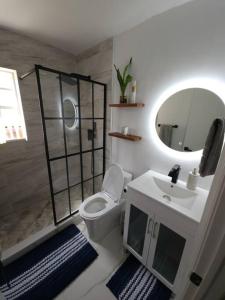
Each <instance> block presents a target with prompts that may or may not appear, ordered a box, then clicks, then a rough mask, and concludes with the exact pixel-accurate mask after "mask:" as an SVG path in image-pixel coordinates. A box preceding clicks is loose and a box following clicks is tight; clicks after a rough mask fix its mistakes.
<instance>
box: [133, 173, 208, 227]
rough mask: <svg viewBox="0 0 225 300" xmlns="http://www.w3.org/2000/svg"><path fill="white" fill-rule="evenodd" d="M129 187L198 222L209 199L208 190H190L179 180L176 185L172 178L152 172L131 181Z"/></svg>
mask: <svg viewBox="0 0 225 300" xmlns="http://www.w3.org/2000/svg"><path fill="white" fill-rule="evenodd" d="M128 187H130V188H132V189H134V190H136V191H138V192H141V193H142V194H145V195H146V196H148V197H150V198H151V199H154V200H155V201H157V202H159V203H160V204H161V205H166V206H168V207H170V208H171V209H173V210H176V211H177V212H179V213H181V214H183V215H185V216H187V217H188V218H191V219H193V220H195V221H197V222H200V220H201V217H202V214H203V210H204V207H205V203H206V200H207V197H208V191H207V190H204V189H202V188H197V189H196V190H194V191H192V190H189V189H187V187H186V183H185V182H183V181H181V180H178V182H177V183H176V184H174V183H172V182H171V177H168V176H166V175H163V174H161V173H158V172H155V171H152V170H150V171H148V172H146V173H145V174H143V175H142V176H140V177H138V178H136V179H135V180H133V181H131V182H130V183H129V184H128Z"/></svg>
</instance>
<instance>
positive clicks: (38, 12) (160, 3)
mask: <svg viewBox="0 0 225 300" xmlns="http://www.w3.org/2000/svg"><path fill="white" fill-rule="evenodd" d="M190 1H191V0H0V7H1V9H0V26H3V27H5V28H8V29H12V30H14V31H16V32H19V33H23V34H26V35H28V36H31V37H33V38H35V39H38V40H40V41H43V42H47V43H48V44H50V45H53V46H56V47H58V48H61V49H64V50H66V51H69V52H71V53H74V54H78V53H80V52H81V51H83V50H85V49H88V48H90V47H92V46H94V45H96V44H97V43H99V42H101V41H103V40H105V39H107V38H110V37H112V36H115V35H118V34H120V33H122V32H124V31H126V30H128V29H130V28H132V27H134V26H136V25H138V24H140V23H142V22H143V21H145V20H146V19H148V18H150V17H152V16H154V15H157V14H160V13H162V12H164V11H166V10H168V9H170V8H173V7H175V6H178V5H182V4H184V3H186V2H190Z"/></svg>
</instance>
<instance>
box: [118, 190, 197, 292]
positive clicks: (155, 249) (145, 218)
mask: <svg viewBox="0 0 225 300" xmlns="http://www.w3.org/2000/svg"><path fill="white" fill-rule="evenodd" d="M154 202H155V201H154V200H153V199H151V198H149V197H146V196H145V195H143V194H141V193H139V192H137V191H134V190H132V189H129V190H128V193H127V202H126V212H125V223H124V245H125V247H126V248H127V249H128V250H129V251H130V252H131V253H132V254H133V255H134V256H135V257H136V258H137V259H138V260H139V261H140V262H141V263H142V264H143V265H145V266H146V267H147V268H148V269H149V270H150V271H151V272H152V273H153V274H154V275H155V276H156V277H157V278H158V279H159V280H161V281H162V282H163V283H164V284H165V285H166V286H168V287H169V288H170V289H171V290H172V291H173V292H174V293H175V294H176V292H177V290H178V288H179V285H180V284H181V282H182V280H183V278H184V275H185V274H186V272H187V266H188V261H189V258H190V255H191V243H192V241H193V237H192V236H191V234H190V233H188V232H187V231H186V230H185V229H186V226H184V227H185V228H182V222H181V221H180V220H179V217H178V220H177V219H176V216H175V215H174V216H173V217H172V218H171V217H170V215H169V216H168V214H167V213H166V211H165V210H164V211H163V209H161V211H160V210H158V209H157V207H156V206H155V203H154ZM165 209H166V208H165ZM177 222H178V223H177Z"/></svg>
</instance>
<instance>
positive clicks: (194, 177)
mask: <svg viewBox="0 0 225 300" xmlns="http://www.w3.org/2000/svg"><path fill="white" fill-rule="evenodd" d="M198 178H199V173H198V172H197V168H194V170H193V171H191V172H189V175H188V180H187V188H188V189H189V190H195V189H196V187H197V183H198Z"/></svg>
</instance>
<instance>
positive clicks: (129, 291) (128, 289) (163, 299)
mask: <svg viewBox="0 0 225 300" xmlns="http://www.w3.org/2000/svg"><path fill="white" fill-rule="evenodd" d="M106 286H107V287H108V288H109V289H110V290H111V292H112V293H113V295H114V296H115V297H116V298H117V299H119V300H169V299H170V296H171V291H170V290H169V289H168V288H167V287H166V286H165V285H164V284H162V283H161V282H160V281H159V280H158V279H157V278H156V277H155V276H154V275H153V274H152V273H151V272H150V271H149V270H148V269H146V268H145V267H144V266H143V265H142V264H141V263H140V262H139V261H138V260H137V259H136V258H135V257H134V256H133V255H130V256H129V257H128V258H127V259H126V261H125V262H124V263H123V264H122V265H121V266H120V267H119V269H118V270H117V271H116V273H115V274H114V275H113V276H112V278H111V279H110V280H109V282H108V283H107V284H106Z"/></svg>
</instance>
